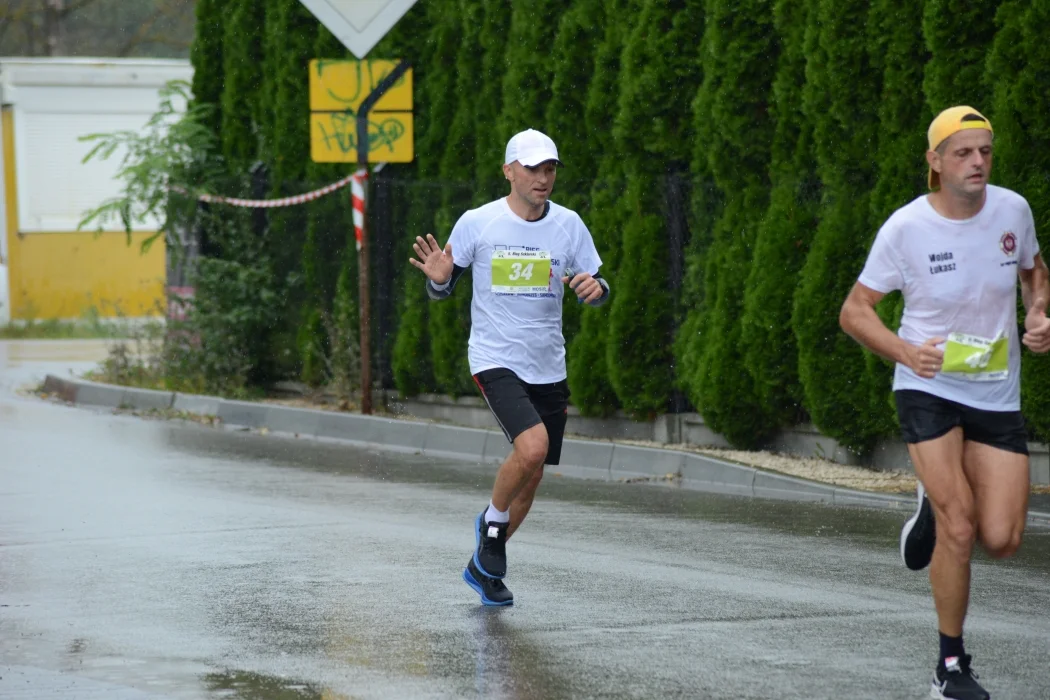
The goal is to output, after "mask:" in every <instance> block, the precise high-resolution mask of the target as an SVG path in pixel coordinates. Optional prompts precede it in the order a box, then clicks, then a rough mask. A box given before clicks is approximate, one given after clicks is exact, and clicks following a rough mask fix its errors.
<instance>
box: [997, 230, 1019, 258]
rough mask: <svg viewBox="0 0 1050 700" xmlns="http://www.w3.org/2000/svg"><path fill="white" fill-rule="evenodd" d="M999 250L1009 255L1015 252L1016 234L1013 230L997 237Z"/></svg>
mask: <svg viewBox="0 0 1050 700" xmlns="http://www.w3.org/2000/svg"><path fill="white" fill-rule="evenodd" d="M999 250H1001V251H1003V253H1005V254H1006V255H1009V256H1011V257H1012V256H1014V255H1016V254H1017V236H1015V235H1014V232H1013V231H1007V232H1006V233H1004V234H1003V237H1002V238H1000V239H999Z"/></svg>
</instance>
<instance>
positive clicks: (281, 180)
mask: <svg viewBox="0 0 1050 700" xmlns="http://www.w3.org/2000/svg"><path fill="white" fill-rule="evenodd" d="M279 1H280V2H281V3H284V7H282V8H280V10H279V20H278V22H277V27H276V28H277V29H279V30H280V31H281V33H282V34H283V35H284V38H283V39H278V40H276V41H275V42H274V46H275V48H277V49H278V50H280V51H281V53H282V54H283V55H285V58H284V59H283V60H282V61H280V63H281V64H282V66H283V71H282V73H281V77H280V80H279V81H278V83H277V86H276V87H277V96H276V100H275V102H276V105H277V108H278V111H277V123H278V124H285V125H286V129H285V130H282V132H281V133H280V134H279V136H280V137H279V138H278V139H276V143H277V145H278V146H279V147H280V148H281V149H282V150H280V151H278V152H277V153H276V154H275V155H276V156H277V157H276V159H275V164H274V172H275V178H274V180H275V182H274V183H273V188H274V193H275V195H287V194H295V193H298V192H303V191H306V190H308V189H310V188H313V187H316V186H318V185H321V184H328V183H330V182H332V181H334V180H337V179H339V178H342V177H345V175H346V174H347V173H348V172H349V171H352V170H354V169H356V167H357V166H356V164H355V163H340V164H330V163H314V162H313V161H312V160H311V158H310V151H309V146H310V144H309V112H310V109H309V106H310V105H309V83H308V81H307V80H302V79H297V76H307V77H308V75H309V74H308V71H309V61H310V60H311V59H328V60H339V59H345V58H351V56H350V53H349V52H348V51H347V50H346V48H345V47H344V46H343V45H342V43H340V42H339V40H338V39H336V38H335V37H334V36H333V35H332V33H331V32H330V31H328V29H327V28H325V27H324V25H322V24H320V23H319V22H317V21H316V20H315V19H313V17H311V16H310V15H309V13H305V12H303V10H305V8H304V7H303V6H302V4H301V3H299V2H288V0H279ZM347 199H348V192H347V191H346V190H343V191H341V192H339V193H338V194H332V195H328V196H326V197H322V198H321V199H319V200H316V201H313V202H309V203H308V204H305V205H302V206H299V207H292V208H289V209H284V210H277V211H275V212H274V215H275V216H273V218H272V219H271V225H272V226H274V227H275V228H277V229H279V230H282V231H283V232H284V235H283V236H282V239H283V241H282V242H283V243H284V244H285V245H286V246H287V247H291V248H294V246H288V241H290V240H300V239H301V240H302V245H301V248H300V250H301V253H300V259H299V265H298V271H299V273H300V275H299V276H298V278H299V280H300V281H301V285H302V290H301V293H300V294H296V295H295V299H296V301H297V302H298V303H299V304H300V309H299V311H300V313H299V316H300V319H301V322H300V326H299V328H298V343H297V345H298V348H299V352H300V354H301V360H302V374H301V378H302V380H303V381H304V382H307V383H308V384H320V383H322V382H326V381H328V380H330V379H331V378H332V376H331V375H332V374H335V370H334V365H333V364H332V363H333V362H334V361H336V358H337V357H338V358H339V359H338V361H339V362H340V363H343V362H345V361H346V360H345V357H344V355H345V354H346V350H347V348H348V347H349V346H348V345H347V343H348V342H351V343H353V344H354V345H355V346H356V345H357V343H358V341H359V336H360V333H359V331H360V324H359V323H354V324H353V325H352V327H349V328H342V327H339V328H337V325H338V324H337V320H336V319H337V314H336V313H335V309H336V306H337V305H338V306H339V308H340V309H341V310H342V312H343V314H342V318H341V319H340V321H339V323H342V322H345V321H346V320H347V319H346V313H347V310H348V309H350V308H354V309H356V304H357V287H356V286H355V285H349V284H347V283H346V282H347V281H348V280H349V279H353V280H355V282H356V280H357V255H356V246H355V236H354V233H353V231H354V228H353V218H352V214H351V210H350V206H349V204H348V202H347ZM293 232H299V233H298V235H296V233H293ZM304 234H305V235H304ZM341 278H345V280H344V284H343V287H342V288H341V289H340V288H339V286H338V281H339V280H340V279H341ZM295 291H296V292H299V291H300V290H298V289H296V290H295ZM351 293H352V296H348V295H350V294H351ZM339 294H342V297H339Z"/></svg>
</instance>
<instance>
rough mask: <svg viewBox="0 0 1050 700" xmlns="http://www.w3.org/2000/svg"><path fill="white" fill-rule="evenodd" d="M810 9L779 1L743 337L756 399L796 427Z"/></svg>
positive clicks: (809, 231) (811, 214)
mask: <svg viewBox="0 0 1050 700" xmlns="http://www.w3.org/2000/svg"><path fill="white" fill-rule="evenodd" d="M806 10H807V7H806V3H805V2H801V1H800V0H777V2H776V5H775V6H774V8H773V20H774V31H775V33H776V34H777V35H778V36H779V37H780V54H779V57H778V62H777V68H776V76H775V78H774V80H773V85H772V88H771V90H772V95H771V100H770V112H771V118H772V120H773V122H774V126H773V136H772V139H771V146H770V166H769V180H770V195H769V207H768V208H767V209H766V210H765V211H764V213H763V215H762V220H761V222H760V223H759V225H758V232H757V233H756V237H755V246H754V256H753V259H752V262H751V270H750V273H749V275H748V279H747V284H746V287H745V291H744V315H743V318H742V320H741V324H742V328H741V334H740V340H741V346H742V347H743V352H744V362H745V365H746V367H747V371H748V373H749V374H750V375H751V378H752V380H753V381H754V385H755V387H754V390H755V394H756V395H757V397H758V401H759V402H760V403H761V404H762V405H763V407H764V411H765V412H766V413H767V414H768V416H769V421H770V423H771V424H772V425H778V426H782V425H791V424H792V423H794V422H796V421H797V420H799V418H800V417H801V415H802V395H803V393H802V385H801V384H800V382H799V378H798V346H797V344H796V343H795V334H794V332H793V331H792V328H791V305H792V301H793V299H794V296H795V287H796V285H797V280H798V274H799V271H800V270H801V268H802V265H803V263H804V262H805V259H806V253H807V252H809V244H810V241H811V240H812V237H813V231H814V229H815V228H816V222H817V219H816V204H817V196H816V195H817V187H816V174H815V172H814V167H815V164H814V161H813V131H812V128H811V125H810V123H809V121H808V120H805V119H799V114H801V113H802V85H803V83H804V81H805V73H806V53H805V44H804V41H805V30H806Z"/></svg>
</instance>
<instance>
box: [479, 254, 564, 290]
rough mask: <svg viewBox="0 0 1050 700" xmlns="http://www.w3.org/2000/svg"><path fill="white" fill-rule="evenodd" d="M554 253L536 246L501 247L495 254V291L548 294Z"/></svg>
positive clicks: (493, 278) (493, 284) (493, 267)
mask: <svg viewBox="0 0 1050 700" xmlns="http://www.w3.org/2000/svg"><path fill="white" fill-rule="evenodd" d="M550 276H551V254H550V253H548V252H546V251H535V250H529V251H524V250H497V251H496V252H494V253H493V254H492V291H493V292H494V293H496V294H545V293H546V292H548V291H549V290H550Z"/></svg>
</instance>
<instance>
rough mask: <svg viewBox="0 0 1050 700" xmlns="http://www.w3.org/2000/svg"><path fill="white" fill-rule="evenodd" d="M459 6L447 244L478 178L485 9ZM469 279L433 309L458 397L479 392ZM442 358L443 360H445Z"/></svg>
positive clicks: (444, 206)
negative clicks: (470, 343)
mask: <svg viewBox="0 0 1050 700" xmlns="http://www.w3.org/2000/svg"><path fill="white" fill-rule="evenodd" d="M456 4H457V5H458V10H457V11H456V13H455V15H456V17H458V18H459V20H460V25H461V26H460V28H459V39H458V42H457V44H458V50H457V53H456V59H455V71H454V75H455V85H454V92H453V97H454V100H455V103H454V111H453V112H452V115H453V116H452V120H451V122H449V123H446V124H443V125H442V126H441V128H442V130H443V131H444V139H443V142H442V144H443V146H444V152H443V154H442V156H441V159H440V164H439V166H438V175H439V176H440V179H441V182H442V188H441V208H440V209H439V210H438V212H437V216H436V217H435V224H434V228H435V230H436V231H438V232H439V233H440V235H438V236H437V238H438V240H439V241H441V243H442V244H443V243H444V242H445V240H446V239H447V237H448V236H449V235H450V234H451V232H452V227H453V226H454V225H455V223H456V221H457V220H458V219H459V217H460V216H462V215H463V212H464V211H465V210H466V209H467V208H469V207H468V206H467V205H468V204H469V201H470V198H469V195H468V197H466V198H464V196H463V186H464V185H465V184H467V183H469V182H470V181H471V179H472V178H473V176H474V152H475V147H476V144H475V140H474V134H475V129H476V105H477V94H478V88H479V87H480V85H479V83H480V73H481V71H480V66H479V64H478V61H477V56H478V51H479V45H478V39H479V35H478V31H479V28H480V25H481V19H482V14H481V8H480V7H479V6H478V5H477V3H475V2H472V1H471V0H458V2H457V3H456ZM453 252H455V251H453ZM471 274H472V273H471ZM470 282H471V278H470V277H469V276H467V277H464V278H463V280H462V282H461V283H460V284H459V285H457V287H456V291H455V294H453V295H452V297H451V298H449V299H446V300H444V301H442V302H441V303H439V304H434V305H433V308H431V309H430V333H431V347H432V352H433V355H434V377H435V379H436V380H437V382H438V385H439V386H440V387H441V388H442V389H443V390H444V391H445V392H447V393H450V394H455V395H459V394H467V393H470V392H472V391H477V389H476V388H475V387H474V383H473V381H472V380H471V377H470V363H469V362H468V358H467V340H468V339H469V337H470V302H471V299H472V297H473V294H472V291H473V290H472V285H471V283H470ZM438 358H441V361H440V362H439V361H438Z"/></svg>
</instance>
